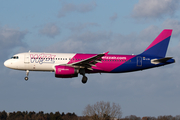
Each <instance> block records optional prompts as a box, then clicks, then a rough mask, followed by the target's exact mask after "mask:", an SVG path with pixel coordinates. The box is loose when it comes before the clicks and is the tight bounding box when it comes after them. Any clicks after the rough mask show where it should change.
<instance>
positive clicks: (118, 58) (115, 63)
mask: <svg viewBox="0 0 180 120" xmlns="http://www.w3.org/2000/svg"><path fill="white" fill-rule="evenodd" d="M95 55H97V54H79V53H77V54H76V55H75V56H74V57H73V58H72V59H71V60H70V61H69V62H68V64H71V63H74V62H78V61H81V60H83V59H88V58H91V57H93V56H95ZM133 57H135V55H112V54H109V55H105V56H103V57H102V61H101V62H102V63H97V64H96V66H92V68H93V69H94V70H97V71H102V72H110V71H112V70H114V69H115V68H117V67H119V66H120V65H122V64H124V63H125V62H127V61H128V60H130V59H132V58H133Z"/></svg>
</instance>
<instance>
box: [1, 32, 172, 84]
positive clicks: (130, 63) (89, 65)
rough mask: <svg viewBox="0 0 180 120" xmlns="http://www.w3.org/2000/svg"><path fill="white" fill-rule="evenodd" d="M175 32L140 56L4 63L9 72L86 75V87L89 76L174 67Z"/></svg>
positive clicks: (46, 56)
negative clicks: (171, 53)
mask: <svg viewBox="0 0 180 120" xmlns="http://www.w3.org/2000/svg"><path fill="white" fill-rule="evenodd" d="M171 34H172V30H171V29H165V30H163V31H162V32H161V33H160V34H159V35H158V36H157V38H155V40H154V41H153V42H152V43H151V44H150V45H149V46H148V47H147V48H146V49H145V51H144V52H142V53H141V54H138V55H116V54H108V52H106V53H102V54H85V53H43V52H42V53H39V52H25V53H19V54H16V55H14V56H13V57H11V59H8V60H6V61H5V62H4V65H5V66H6V67H8V68H11V69H15V70H24V71H26V77H25V80H28V75H29V71H51V72H55V77H57V78H72V77H78V74H80V75H82V83H86V82H87V79H88V78H87V77H86V76H85V74H86V73H124V72H132V71H139V70H144V69H149V68H154V67H159V66H164V65H167V64H171V63H174V62H175V60H174V59H173V58H172V57H166V51H167V48H168V44H169V41H170V38H171Z"/></svg>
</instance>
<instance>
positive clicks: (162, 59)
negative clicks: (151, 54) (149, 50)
mask: <svg viewBox="0 0 180 120" xmlns="http://www.w3.org/2000/svg"><path fill="white" fill-rule="evenodd" d="M171 58H172V57H165V58H161V59H157V60H154V62H160V63H163V62H166V61H168V60H169V59H171Z"/></svg>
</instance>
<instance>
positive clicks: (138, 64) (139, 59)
mask: <svg viewBox="0 0 180 120" xmlns="http://www.w3.org/2000/svg"><path fill="white" fill-rule="evenodd" d="M137 66H138V67H141V66H142V57H140V56H138V57H137Z"/></svg>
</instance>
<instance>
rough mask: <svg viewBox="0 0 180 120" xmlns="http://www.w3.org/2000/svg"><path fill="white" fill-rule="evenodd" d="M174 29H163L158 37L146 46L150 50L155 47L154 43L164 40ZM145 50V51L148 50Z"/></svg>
mask: <svg viewBox="0 0 180 120" xmlns="http://www.w3.org/2000/svg"><path fill="white" fill-rule="evenodd" d="M171 33H172V30H163V31H162V32H161V33H160V34H159V35H158V37H157V38H156V39H155V40H154V41H153V42H152V43H151V44H150V45H149V46H148V48H146V50H148V49H149V48H151V47H153V46H154V45H156V44H158V43H159V42H161V41H163V40H164V39H166V38H168V37H170V36H171ZM146 50H145V51H146Z"/></svg>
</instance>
